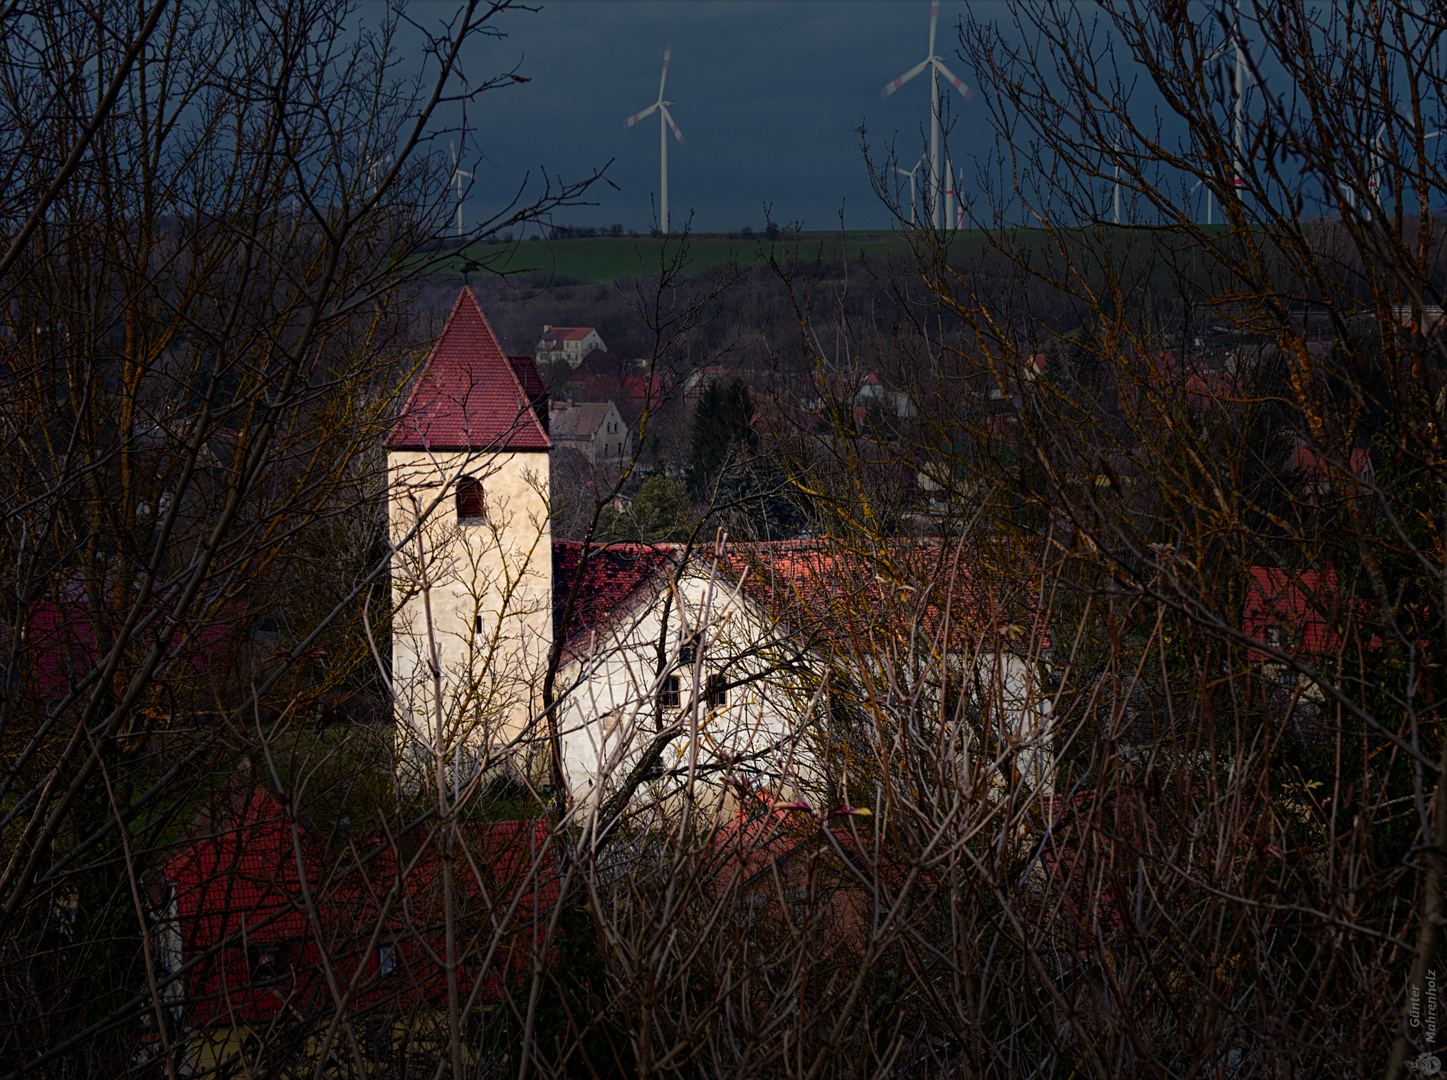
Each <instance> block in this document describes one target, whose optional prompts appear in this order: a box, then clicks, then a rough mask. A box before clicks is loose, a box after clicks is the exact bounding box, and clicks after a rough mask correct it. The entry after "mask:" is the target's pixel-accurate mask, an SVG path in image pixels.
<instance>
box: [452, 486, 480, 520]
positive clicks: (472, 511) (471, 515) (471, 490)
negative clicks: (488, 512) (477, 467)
mask: <svg viewBox="0 0 1447 1080" xmlns="http://www.w3.org/2000/svg"><path fill="white" fill-rule="evenodd" d="M483 514H484V510H483V502H482V484H481V483H479V482H478V481H476V480H474V479H472V478H471V477H468V476H464V477H463V478H462V479H461V480H459V481H458V482H457V523H458V524H459V525H479V524H481V523H482V518H483Z"/></svg>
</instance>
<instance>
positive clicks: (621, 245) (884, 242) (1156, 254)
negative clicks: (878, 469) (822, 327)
mask: <svg viewBox="0 0 1447 1080" xmlns="http://www.w3.org/2000/svg"><path fill="white" fill-rule="evenodd" d="M1211 231H1213V232H1216V233H1218V234H1219V235H1225V234H1226V232H1227V231H1228V230H1227V229H1226V228H1225V227H1222V226H1217V227H1216V228H1215V229H1214V230H1211ZM1062 235H1063V236H1065V237H1073V240H1074V242H1075V243H1076V244H1078V245H1080V246H1079V247H1078V248H1077V249H1076V250H1074V251H1072V252H1071V253H1070V257H1071V259H1072V260H1079V263H1078V265H1081V266H1095V267H1097V268H1099V264H1100V260H1101V258H1102V257H1104V258H1105V260H1106V261H1107V262H1109V263H1110V264H1111V265H1113V266H1114V268H1115V272H1116V273H1118V274H1122V275H1124V276H1127V277H1133V278H1138V279H1144V278H1155V277H1160V276H1161V275H1166V277H1169V267H1168V266H1167V263H1173V264H1175V265H1176V267H1177V269H1178V270H1179V269H1184V267H1185V265H1187V264H1189V263H1190V262H1191V261H1192V259H1193V258H1196V257H1199V252H1197V251H1193V249H1194V248H1195V247H1196V245H1195V244H1194V243H1193V242H1192V240H1191V239H1190V237H1189V236H1186V235H1178V230H1175V229H1171V228H1164V229H1152V228H1129V229H1110V228H1105V229H1099V228H1095V229H1082V230H1079V231H1078V232H1076V233H1074V234H1070V233H1065V234H1062ZM1059 239H1060V237H1056V238H1055V239H1052V238H1051V236H1050V235H1049V234H1047V233H1045V232H1041V231H1037V230H1033V229H1011V230H1006V232H1005V233H1004V234H1003V235H996V236H995V237H994V238H993V243H992V240H991V238H989V237H987V235H986V234H985V233H984V232H983V231H982V230H974V229H966V230H961V231H960V232H958V233H956V234H955V236H954V238H953V239H952V240H951V243H950V253H949V262H950V264H951V265H953V266H956V267H962V266H968V265H971V264H974V265H980V266H984V265H988V264H989V263H991V262H993V261H994V259H995V258H996V257H997V256H996V255H995V252H994V250H993V246H994V243H1000V242H1004V243H1005V244H1006V246H1007V247H1012V248H1015V249H1016V250H1017V251H1018V252H1019V253H1020V254H1027V255H1028V257H1030V258H1032V261H1033V260H1034V259H1044V260H1046V261H1048V262H1050V263H1058V262H1059V260H1060V258H1061V255H1062V252H1061V251H1060V250H1058V248H1057V242H1058V240H1059ZM1067 242H1069V241H1067ZM683 243H685V241H683V240H681V239H678V238H673V239H670V240H669V241H668V242H667V244H666V245H665V244H664V243H663V242H662V241H660V240H659V239H658V238H657V237H651V236H636V237H629V236H618V237H614V236H594V237H586V238H577V239H568V240H524V241H513V242H510V243H496V244H474V245H473V246H471V247H469V248H467V249H466V250H465V251H464V252H439V253H437V254H435V255H431V256H427V258H428V261H429V263H430V264H431V265H430V267H429V270H428V273H429V275H430V276H435V277H456V276H458V275H460V274H461V273H462V271H463V270H464V269H466V270H467V271H468V272H470V273H487V272H489V271H491V272H495V273H505V274H518V275H529V276H530V275H534V274H539V275H543V276H544V279H545V281H546V280H553V281H555V282H556V283H558V284H583V283H593V284H606V283H608V282H612V281H614V280H616V279H618V278H620V277H624V276H632V277H640V278H656V277H657V276H658V273H659V270H660V266H661V264H662V261H663V259H664V257H665V256H666V257H668V258H673V257H676V254H677V252H678V250H679V246H680V245H681V244H683ZM686 243H687V255H686V259H685V262H684V273H685V275H689V274H697V273H700V272H702V271H705V270H709V269H711V268H713V267H716V266H721V265H723V264H725V263H728V262H736V263H738V264H739V265H740V266H743V267H749V266H757V265H760V264H762V263H767V262H768V261H769V259H770V258H771V257H773V258H777V259H779V260H780V261H781V262H786V263H794V264H795V265H796V266H797V265H798V264H799V263H804V264H806V265H807V264H812V263H813V262H814V261H815V260H816V258H817V259H820V260H821V261H822V262H823V263H824V264H825V265H834V266H837V265H839V264H840V263H841V262H843V257H844V255H845V254H846V253H847V255H848V259H849V262H850V263H851V264H855V265H857V264H858V263H859V262H860V261H861V260H863V261H867V262H869V263H872V264H874V266H875V267H878V266H879V265H880V264H881V263H882V262H884V261H886V260H896V261H903V260H907V259H908V257H909V255H910V251H911V249H910V241H909V238H908V237H907V236H906V235H905V234H904V233H902V232H894V233H889V232H849V233H844V234H842V235H841V234H840V233H838V232H805V233H800V234H798V235H797V236H796V237H795V236H790V237H788V238H786V239H783V240H773V241H771V240H769V239H767V238H766V237H763V236H754V237H729V236H727V235H720V234H699V235H694V236H690V237H688V239H687V241H686ZM1102 245H1103V246H1102ZM1092 249H1093V253H1092ZM1163 257H1164V258H1163ZM1165 280H1166V279H1165V277H1163V278H1162V283H1165Z"/></svg>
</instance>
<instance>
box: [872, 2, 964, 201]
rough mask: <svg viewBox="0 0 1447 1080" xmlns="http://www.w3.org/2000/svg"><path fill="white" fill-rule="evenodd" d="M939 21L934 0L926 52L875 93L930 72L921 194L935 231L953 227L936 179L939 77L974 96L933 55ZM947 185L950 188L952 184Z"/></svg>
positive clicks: (889, 90)
mask: <svg viewBox="0 0 1447 1080" xmlns="http://www.w3.org/2000/svg"><path fill="white" fill-rule="evenodd" d="M939 18H940V5H939V2H938V0H936V2H935V3H933V4H931V5H930V9H929V53H928V55H926V56H925V58H924V59H923V60H921V61H920V62H919V63H918V64H916V65H915V66H914V67H912V68H910V69H909V70H908V71H906V72H905V73H904V74H903V75H901V76H900V77H899V78H897V79H895V80H894V81H893V82H890V83H885V85H884V89H883V90H881V91H880V92H879V96H880V97H886V98H887V97H889V95H890V94H892V93H894V92H895V91H896V90H898V89H899V88H900V87H901V86H903V85H904V84H905V83H907V82H909V80H910V79H913V78H914V77H915V76H916V75H918V74H919V73H920V72H922V71H923V70H924V69H925V68H929V69H930V138H929V183H928V185H927V186H926V191H925V205H926V206H927V207H928V208H929V212H930V222H931V224H932V225H933V226H934V227H935V228H936V229H938V228H940V227H941V226H942V225H944V226H946V227H949V228H953V227H954V222H953V221H948V220H946V208H945V205H944V199H942V198H941V195H942V194H943V188H942V186H941V182H940V181H941V178H940V80H939V77H940V76H941V75H943V76H944V77H945V78H946V79H947V80H948V81H949V83H950V85H951V86H953V87H954V88H955V89H956V90H958V91H959V92H960V93H961V94H963V95H964V97H965V100H966V101H969V100H970V99H971V98H972V97H974V92H973V91H972V90H971V89H970V88H969V87H968V86H966V85H965V84H964V83H963V82H962V81H960V79H959V78H957V77H956V76H955V73H954V72H952V71H951V70H950V69H949V68H947V67H945V63H944V61H943V60H942V59H940V58H939V57H938V56H936V55H935V30H936V28H937V26H938V23H939ZM950 186H951V187H952V188H953V186H954V184H953V181H952V182H951V184H950Z"/></svg>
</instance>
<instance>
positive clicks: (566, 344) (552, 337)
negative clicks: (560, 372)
mask: <svg viewBox="0 0 1447 1080" xmlns="http://www.w3.org/2000/svg"><path fill="white" fill-rule="evenodd" d="M607 351H608V346H606V345H604V344H603V339H602V338H601V337H599V336H598V331H597V330H595V329H593V327H591V326H548V325H547V324H546V323H545V324H544V325H543V336H542V337H541V338H540V339H539V340H538V347H537V348H536V349H535V350H534V351H533V355H534V357H535V358H536V359H537V360H538V361H539V362H540V363H557V362H559V361H562V362H565V363H566V364H567V365H568V366H569V367H571V368H575V367H577V366H578V365H579V364H581V363H582V362H583V361H584V360H585V359H586V358H587V357H588V355H589V354H590V353H593V352H607Z"/></svg>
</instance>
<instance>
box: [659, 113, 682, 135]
mask: <svg viewBox="0 0 1447 1080" xmlns="http://www.w3.org/2000/svg"><path fill="white" fill-rule="evenodd" d="M659 108H660V109H662V110H663V119H664V120H666V121H667V122H668V130H669V131H671V132H673V137H674V138H675V139H677V140H678V141H679V142H683V132H681V131H679V130H678V125H677V124H675V123H674V122H673V117H671V116H669V115H668V109H667V107H665V106H663V105H660V106H659Z"/></svg>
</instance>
